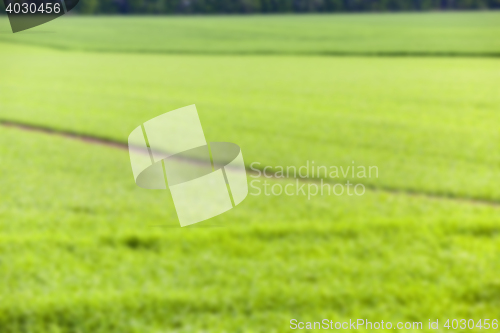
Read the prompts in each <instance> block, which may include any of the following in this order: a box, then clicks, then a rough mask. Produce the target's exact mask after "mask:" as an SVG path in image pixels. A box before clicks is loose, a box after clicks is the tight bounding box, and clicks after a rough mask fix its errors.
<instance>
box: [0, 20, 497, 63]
mask: <svg viewBox="0 0 500 333" xmlns="http://www.w3.org/2000/svg"><path fill="white" fill-rule="evenodd" d="M4 31H5V32H10V27H9V25H8V22H7V20H6V19H4V20H3V22H2V23H0V41H9V42H15V43H23V44H35V45H42V46H49V47H52V48H56V49H63V50H80V51H101V52H102V51H104V52H135V53H180V54H189V53H191V54H231V55H233V54H300V55H353V54H360V55H427V56H429V55H441V56H443V55H444V56H447V55H451V56H460V55H468V56H491V57H499V56H500V40H499V38H498V36H499V35H500V12H475V13H473V12H471V13H467V12H462V13H426V14H422V13H413V14H412V13H405V14H390V13H388V14H347V15H281V16H273V15H267V16H259V15H250V16H194V17H175V16H174V17H166V18H165V17H155V16H149V17H120V16H111V17H106V18H105V19H103V18H102V17H98V18H95V17H68V18H66V17H64V18H61V19H58V20H56V21H54V22H50V23H49V24H46V25H44V26H43V27H40V28H38V29H37V30H28V31H25V32H22V33H19V34H16V35H12V34H8V33H1V32H4Z"/></svg>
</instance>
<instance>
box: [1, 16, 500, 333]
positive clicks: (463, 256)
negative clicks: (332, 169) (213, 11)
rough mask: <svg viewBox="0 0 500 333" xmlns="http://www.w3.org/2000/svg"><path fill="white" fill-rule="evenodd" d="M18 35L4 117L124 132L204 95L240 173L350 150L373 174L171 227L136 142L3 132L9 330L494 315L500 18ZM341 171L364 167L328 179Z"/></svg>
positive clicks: (144, 23) (120, 21) (90, 24)
mask: <svg viewBox="0 0 500 333" xmlns="http://www.w3.org/2000/svg"><path fill="white" fill-rule="evenodd" d="M235 26H236V27H235ZM234 27H235V28H234ZM233 28H234V29H233ZM8 29H9V27H8V25H7V22H6V21H5V19H4V18H2V20H1V21H0V61H1V63H2V64H3V67H2V74H1V75H0V121H2V122H6V121H8V122H15V123H19V124H29V125H31V126H35V127H37V126H38V127H43V128H51V129H54V130H56V131H63V132H71V133H77V134H84V135H87V136H92V137H96V138H103V139H108V140H112V141H116V142H120V143H126V142H127V137H128V134H129V133H130V132H131V131H132V130H133V129H134V128H135V127H137V126H138V125H139V124H141V123H143V122H144V121H146V120H148V119H150V118H152V117H155V116H157V115H159V114H162V113H164V112H167V111H170V110H173V109H176V108H179V107H182V106H186V105H190V104H196V105H197V108H198V112H199V115H200V118H201V121H202V125H203V128H204V131H205V136H206V138H207V140H208V141H229V142H234V143H237V144H238V145H240V146H241V148H242V152H243V156H244V158H245V163H246V165H247V166H248V167H250V164H251V163H253V162H259V163H260V168H261V169H262V168H263V167H264V166H272V167H273V168H274V169H276V167H277V166H297V167H299V166H302V165H304V164H305V163H306V161H315V163H316V165H325V166H331V165H335V166H349V165H352V161H355V163H356V165H366V166H369V165H374V166H377V167H378V170H379V177H378V178H369V179H363V180H362V181H361V182H362V183H363V184H365V185H366V187H367V191H366V194H365V195H363V196H347V195H343V196H315V197H313V198H311V200H308V199H307V197H304V196H264V195H262V196H253V195H249V196H248V197H247V199H245V201H243V203H241V204H240V205H239V206H238V207H236V208H235V209H233V210H231V211H229V212H227V213H225V214H223V215H220V216H218V217H215V218H213V219H211V220H210V221H207V223H206V224H204V225H200V226H196V225H195V226H193V227H189V228H180V227H178V220H177V216H176V212H175V209H174V206H173V202H172V199H171V197H170V194H169V193H168V191H152V190H144V189H141V188H139V187H137V186H136V185H135V183H134V181H133V176H132V172H131V169H130V162H129V158H128V153H127V151H126V150H124V149H118V148H113V147H109V146H103V145H99V144H95V143H89V142H82V141H79V140H74V139H71V138H68V137H64V136H61V135H55V134H47V133H41V132H33V131H27V130H21V129H19V128H14V127H7V126H0V277H1V278H2V282H3V283H2V284H0V295H1V296H0V332H1V333H3V332H23V333H24V332H26V333H27V332H36V333H38V332H40V333H45V332H50V333H52V332H64V333H66V332H68V333H69V332H71V333H73V332H75V333H76V332H92V333H94V332H106V333H107V332H117V333H118V332H119V333H126V332H134V333H135V332H141V333H144V332H289V331H292V330H291V329H290V328H289V321H290V319H292V318H296V319H298V320H299V321H308V320H311V321H320V320H322V319H323V318H329V319H331V320H334V321H344V320H349V319H357V318H365V319H369V320H371V321H380V320H384V321H392V322H394V323H396V322H398V321H412V322H413V321H421V322H423V325H424V328H426V327H427V323H428V320H429V319H432V320H433V321H434V320H436V319H439V320H440V323H441V325H442V324H444V321H445V319H448V318H450V319H453V318H456V319H462V318H467V319H469V318H472V319H475V320H476V321H477V320H479V319H484V318H489V319H495V318H496V319H500V318H499V315H498V308H499V306H500V278H499V269H500V262H499V260H498V253H499V250H500V241H499V235H500V190H499V187H498V184H500V149H499V145H498V143H499V142H500V133H499V131H498V124H499V122H500V113H499V112H500V59H498V58H496V55H497V54H498V53H499V52H500V44H499V39H498V38H497V37H496V36H498V34H499V33H500V31H499V30H500V15H499V13H486V12H485V13H456V14H438V13H429V14H398V15H395V14H381V15H318V16H312V15H311V16H264V17H263V16H251V17H185V18H183V17H176V18H171V17H166V18H165V17H164V18H161V17H155V18H143V17H141V18H135V17H131V18H122V17H112V18H105V17H98V18H88V17H68V18H66V17H65V18H62V19H60V20H56V21H54V22H51V23H49V24H47V25H44V26H42V27H39V28H36V29H33V30H32V31H26V32H24V33H19V34H15V35H11V34H9V33H7V32H8ZM164 31H165V33H164V34H163V32H164ZM43 32H53V33H43ZM103 51H105V52H103ZM328 54H344V55H349V56H341V57H334V56H325V55H328ZM362 55H365V56H362ZM368 55H369V56H368ZM374 55H385V56H383V57H377V56H374ZM389 55H392V56H389ZM395 55H405V56H404V57H396V56H395ZM409 55H412V56H409ZM424 55H425V56H424ZM432 55H438V57H432ZM447 55H448V56H450V55H453V57H447ZM471 55H473V57H471ZM251 180H253V178H250V177H249V181H251ZM346 180H351V181H355V182H360V180H359V179H353V178H351V177H345V178H344V177H342V178H341V179H337V180H327V181H335V182H337V181H338V182H341V183H342V182H345V181H346ZM268 181H269V180H268ZM294 181H295V180H292V179H283V180H276V179H274V180H271V183H273V184H276V183H277V184H286V183H288V182H294ZM316 181H317V180H316ZM313 182H314V181H313ZM309 183H311V181H309V182H307V184H309ZM251 193H252V191H251ZM221 225H222V226H223V227H216V226H221ZM211 226H213V227H211ZM360 331H363V330H360ZM394 331H395V332H396V331H399V330H394ZM403 331H411V330H403ZM415 331H416V330H415ZM420 331H422V330H420ZM440 331H443V332H444V331H453V330H448V329H443V328H442V326H441V330H440ZM467 331H483V330H480V329H479V328H476V329H473V330H467ZM487 332H488V331H487Z"/></svg>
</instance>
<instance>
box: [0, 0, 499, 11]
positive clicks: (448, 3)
mask: <svg viewBox="0 0 500 333" xmlns="http://www.w3.org/2000/svg"><path fill="white" fill-rule="evenodd" d="M0 3H1V2H0ZM0 6H1V7H4V6H3V3H1V4H0ZM477 9H479V10H480V9H500V0H81V1H80V3H79V4H78V5H77V6H76V8H74V10H73V11H74V12H77V13H80V14H252V13H262V14H265V13H336V12H384V11H432V10H477ZM1 13H2V14H5V10H4V8H2V11H1Z"/></svg>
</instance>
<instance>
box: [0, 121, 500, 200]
mask: <svg viewBox="0 0 500 333" xmlns="http://www.w3.org/2000/svg"><path fill="white" fill-rule="evenodd" d="M0 125H1V126H4V127H10V128H15V129H19V130H23V131H29V132H38V133H44V134H48V135H57V136H60V137H64V138H68V139H72V140H77V141H81V142H85V143H89V144H95V145H100V146H106V147H110V148H115V149H120V150H125V151H127V152H128V149H129V148H128V145H127V144H126V143H123V142H119V141H114V140H111V139H107V138H102V137H95V136H91V135H88V134H82V133H76V132H72V131H65V130H59V129H54V128H51V127H48V126H42V125H34V124H28V123H22V122H17V121H11V120H3V119H0ZM264 168H265V166H264V167H262V168H258V170H259V171H261V172H262V171H263V169H264ZM245 169H246V172H247V174H249V175H254V176H255V175H257V172H255V171H254V170H252V169H251V168H249V167H248V166H245ZM254 169H257V168H254ZM275 171H276V170H272V169H271V170H269V172H270V173H275ZM260 177H263V176H262V175H261V176H260ZM272 178H274V177H271V178H269V179H272ZM274 179H278V180H279V179H298V180H299V181H301V182H304V183H318V182H320V180H321V179H319V178H299V177H295V178H294V177H287V178H274ZM323 182H324V183H328V184H337V183H338V184H341V183H340V182H334V181H331V179H323ZM363 185H364V186H365V187H366V188H367V189H369V190H371V191H381V192H387V193H391V194H405V195H412V196H424V197H427V198H431V199H441V200H454V201H459V202H464V203H468V204H478V205H487V206H494V207H500V201H497V200H494V199H485V198H481V197H464V196H460V195H457V194H454V193H435V192H429V191H421V190H412V189H401V188H395V187H390V186H380V185H379V186H377V185H373V184H363Z"/></svg>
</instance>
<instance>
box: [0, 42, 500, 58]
mask: <svg viewBox="0 0 500 333" xmlns="http://www.w3.org/2000/svg"><path fill="white" fill-rule="evenodd" d="M0 43H5V44H12V45H21V46H26V47H38V48H44V49H48V50H55V51H62V52H85V53H103V54H139V55H165V56H168V55H186V56H189V55H192V56H196V55H198V56H239V57H244V56H285V57H287V56H288V57H289V56H292V57H293V56H295V57H367V58H377V57H379V58H490V59H491V58H492V59H498V58H500V52H498V51H477V52H467V51H405V50H399V51H398V50H394V51H340V50H315V51H282V50H272V49H260V50H259V49H257V50H239V51H235V50H231V51H227V50H161V49H128V50H127V49H125V50H123V49H120V50H119V51H117V50H114V49H108V48H101V47H81V48H76V47H74V46H67V45H59V44H51V43H44V42H41V43H37V42H35V41H29V42H25V41H16V40H11V39H8V38H1V37H0Z"/></svg>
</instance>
